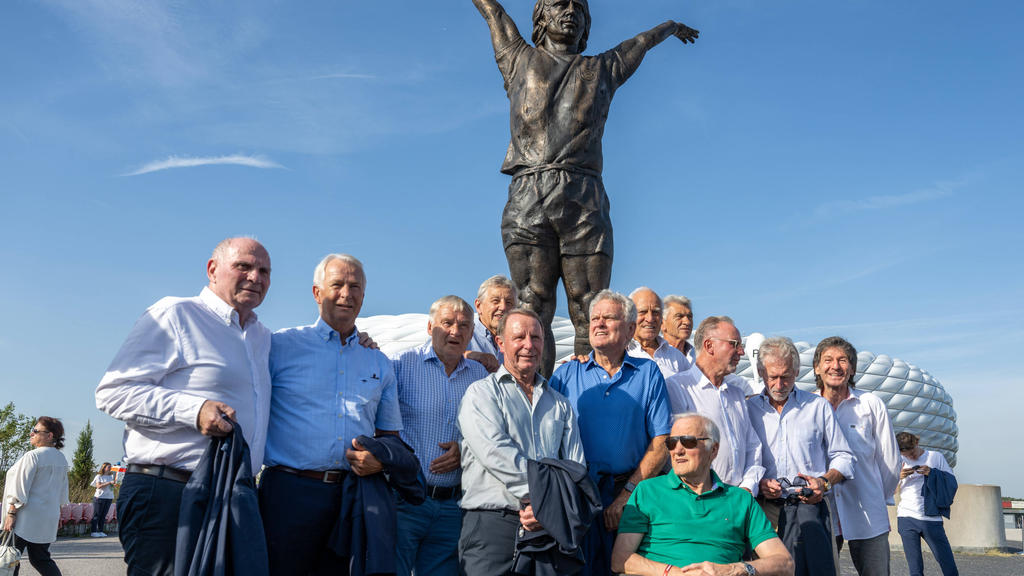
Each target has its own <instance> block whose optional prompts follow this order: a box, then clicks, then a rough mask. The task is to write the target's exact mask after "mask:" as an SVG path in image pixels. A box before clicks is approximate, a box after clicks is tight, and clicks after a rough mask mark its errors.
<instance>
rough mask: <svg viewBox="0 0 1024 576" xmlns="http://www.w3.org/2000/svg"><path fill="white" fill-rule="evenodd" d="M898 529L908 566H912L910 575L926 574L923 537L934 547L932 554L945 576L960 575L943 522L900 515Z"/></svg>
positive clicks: (920, 575) (930, 546)
mask: <svg viewBox="0 0 1024 576" xmlns="http://www.w3.org/2000/svg"><path fill="white" fill-rule="evenodd" d="M896 526H897V530H899V533H900V538H902V539H903V553H904V554H905V555H906V557H907V566H908V567H909V568H910V576H923V575H924V559H923V558H922V557H921V538H924V541H925V542H927V543H928V547H929V548H931V549H932V556H934V557H935V561H936V562H938V563H939V568H941V569H942V575H943V576H959V574H960V572H959V571H958V570H957V569H956V561H955V560H954V559H953V549H952V548H951V547H950V545H949V539H948V538H946V530H945V529H943V527H942V522H941V521H940V522H929V521H927V520H918V519H917V518H909V517H906V516H900V517H898V518H896Z"/></svg>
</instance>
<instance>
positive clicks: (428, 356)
mask: <svg viewBox="0 0 1024 576" xmlns="http://www.w3.org/2000/svg"><path fill="white" fill-rule="evenodd" d="M420 354H422V355H423V362H424V363H428V362H434V363H436V364H437V365H438V366H440V367H441V369H442V370H444V371H445V374H447V372H448V371H447V369H446V368H445V367H444V362H441V359H440V358H439V357H438V356H437V351H436V350H434V343H433V342H431V341H430V340H429V339H428V340H427V341H426V342H424V343H423V345H422V346H421V347H420ZM465 367H466V359H465V358H459V363H458V364H456V365H455V370H452V373H451V375H452V376H455V375H456V374H457V373H458V372H459V370H462V369H463V368H465ZM503 367H504V366H503Z"/></svg>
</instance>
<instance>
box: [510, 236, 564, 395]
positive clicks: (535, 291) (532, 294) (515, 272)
mask: <svg viewBox="0 0 1024 576" xmlns="http://www.w3.org/2000/svg"><path fill="white" fill-rule="evenodd" d="M505 257H506V258H507V259H508V270H509V273H510V274H511V276H512V281H513V282H515V284H516V287H517V288H518V289H519V302H520V304H521V305H522V306H523V307H524V308H528V309H530V310H533V311H534V312H536V313H537V315H538V316H540V320H541V324H542V325H543V326H544V355H543V357H542V359H543V362H542V363H541V373H542V374H544V377H545V378H546V377H548V376H551V372H552V370H554V367H555V335H554V333H553V332H552V331H551V321H552V320H553V319H554V318H555V304H556V296H555V288H556V287H557V286H558V278H559V277H560V276H561V274H562V271H561V268H560V267H559V261H558V248H557V247H555V246H535V245H532V244H512V245H511V246H509V247H507V248H505Z"/></svg>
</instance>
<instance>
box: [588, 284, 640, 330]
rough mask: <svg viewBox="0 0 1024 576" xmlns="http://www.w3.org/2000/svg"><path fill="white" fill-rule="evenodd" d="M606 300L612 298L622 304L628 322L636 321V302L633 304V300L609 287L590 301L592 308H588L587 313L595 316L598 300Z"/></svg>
mask: <svg viewBox="0 0 1024 576" xmlns="http://www.w3.org/2000/svg"><path fill="white" fill-rule="evenodd" d="M604 300H611V301H612V302H617V303H618V304H619V305H620V306H622V315H623V318H624V319H625V321H626V323H627V324H628V323H630V322H634V323H635V322H636V304H633V301H632V300H630V299H629V298H626V297H625V296H623V295H622V294H619V293H618V292H615V291H613V290H608V289H604V290H601V291H600V292H598V293H597V294H596V295H594V298H593V299H592V300H591V301H590V308H589V309H588V310H587V314H588V315H590V316H593V314H594V306H596V305H597V303H598V302H601V301H604Z"/></svg>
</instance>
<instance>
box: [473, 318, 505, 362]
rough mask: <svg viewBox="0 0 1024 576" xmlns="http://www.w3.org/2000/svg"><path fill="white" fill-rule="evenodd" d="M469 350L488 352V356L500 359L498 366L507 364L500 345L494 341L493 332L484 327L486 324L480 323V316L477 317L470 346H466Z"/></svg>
mask: <svg viewBox="0 0 1024 576" xmlns="http://www.w3.org/2000/svg"><path fill="white" fill-rule="evenodd" d="M466 349H467V350H472V351H474V352H486V353H487V354H491V355H493V356H494V357H495V358H497V359H498V364H499V365H500V364H504V363H505V355H504V354H502V353H501V349H499V348H498V343H497V342H496V341H495V340H494V335H493V334H491V331H490V330H488V329H487V326H484V323H483V322H481V321H480V316H477V317H476V322H475V323H474V324H473V338H472V339H471V340H470V341H469V345H468V346H466Z"/></svg>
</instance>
